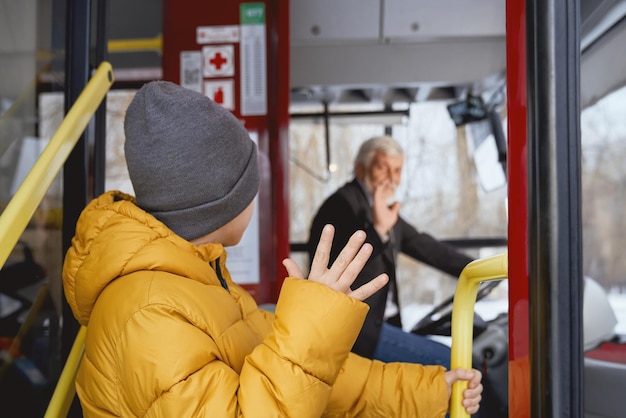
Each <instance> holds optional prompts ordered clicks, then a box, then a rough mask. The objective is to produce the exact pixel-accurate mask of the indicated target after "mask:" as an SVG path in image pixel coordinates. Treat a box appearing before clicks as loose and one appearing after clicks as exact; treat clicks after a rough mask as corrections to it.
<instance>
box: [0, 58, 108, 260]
mask: <svg viewBox="0 0 626 418" xmlns="http://www.w3.org/2000/svg"><path fill="white" fill-rule="evenodd" d="M112 85H113V70H112V68H111V64H109V63H108V62H103V63H102V64H100V66H99V67H98V69H97V71H96V72H95V74H94V75H93V77H92V78H91V80H90V81H89V82H88V83H87V86H85V88H84V90H83V91H82V93H81V94H80V96H78V99H77V100H76V102H75V103H74V105H73V106H72V108H71V109H70V111H69V112H68V113H67V115H66V116H65V118H64V119H63V122H61V125H60V126H59V128H58V129H57V131H56V133H55V134H54V135H53V136H52V138H51V139H50V142H49V143H48V145H47V146H46V148H45V149H44V150H43V152H42V153H41V155H40V156H39V159H38V160H37V162H36V163H35V165H34V166H33V168H32V169H31V170H30V172H29V173H28V175H27V176H26V178H25V179H24V181H23V182H22V184H21V185H20V187H19V189H18V190H17V192H16V193H15V195H14V196H13V198H12V199H11V200H10V201H9V204H8V205H7V207H6V208H5V209H4V211H3V212H2V215H0V242H1V243H2V245H1V246H0V267H2V266H4V263H5V262H6V260H7V258H8V257H9V255H10V254H11V251H13V247H15V244H17V241H18V239H19V237H20V236H21V235H22V233H23V232H24V230H25V229H26V226H27V225H28V222H29V221H30V219H31V217H32V216H33V213H35V210H36V209H37V207H38V206H39V203H40V202H41V200H42V199H43V197H44V196H45V194H46V192H47V191H48V188H49V187H50V185H51V184H52V181H53V180H54V178H55V177H56V175H57V174H58V173H59V171H60V170H61V168H62V167H63V164H64V163H65V161H66V160H67V158H68V156H69V155H70V153H71V151H72V149H74V146H75V145H76V143H77V142H78V139H79V138H80V135H81V134H82V133H83V131H84V130H85V128H86V127H87V124H88V123H89V121H90V120H91V118H92V116H93V114H94V113H95V112H96V110H97V109H98V106H100V103H101V102H102V100H103V99H104V97H105V96H106V94H107V92H108V91H109V89H110V88H111V86H112Z"/></svg>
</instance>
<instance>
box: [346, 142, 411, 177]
mask: <svg viewBox="0 0 626 418" xmlns="http://www.w3.org/2000/svg"><path fill="white" fill-rule="evenodd" d="M377 151H381V152H382V153H383V154H385V155H388V156H390V157H402V156H403V155H404V151H403V150H402V146H400V144H399V143H398V141H396V140H395V139H393V138H392V137H390V136H388V135H382V136H375V137H373V138H370V139H368V140H367V141H365V142H363V143H362V144H361V147H360V148H359V152H358V153H357V154H356V158H355V159H354V171H355V172H356V167H357V166H358V165H363V167H365V170H369V168H370V165H371V164H372V159H373V158H374V154H376V152H377Z"/></svg>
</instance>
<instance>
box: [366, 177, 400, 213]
mask: <svg viewBox="0 0 626 418" xmlns="http://www.w3.org/2000/svg"><path fill="white" fill-rule="evenodd" d="M364 180H365V182H364V183H365V187H366V188H367V190H368V191H369V192H370V195H372V198H373V197H374V185H373V184H372V179H371V178H370V176H368V175H366V176H365V179H364ZM391 189H392V191H393V192H392V193H391V194H390V195H389V197H387V206H391V205H393V204H394V203H396V202H397V201H398V200H399V199H398V197H397V196H396V191H397V190H398V185H397V184H395V183H391Z"/></svg>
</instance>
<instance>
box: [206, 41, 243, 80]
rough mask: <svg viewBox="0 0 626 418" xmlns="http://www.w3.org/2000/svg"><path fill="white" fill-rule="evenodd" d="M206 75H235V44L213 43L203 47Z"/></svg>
mask: <svg viewBox="0 0 626 418" xmlns="http://www.w3.org/2000/svg"><path fill="white" fill-rule="evenodd" d="M202 60H203V66H202V67H203V73H204V77H229V76H233V75H235V62H234V61H235V48H234V47H233V45H211V46H205V47H203V48H202Z"/></svg>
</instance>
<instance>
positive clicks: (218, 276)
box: [215, 258, 230, 293]
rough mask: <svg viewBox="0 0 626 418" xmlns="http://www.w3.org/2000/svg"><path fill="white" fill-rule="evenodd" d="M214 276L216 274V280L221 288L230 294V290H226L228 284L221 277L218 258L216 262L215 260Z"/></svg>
mask: <svg viewBox="0 0 626 418" xmlns="http://www.w3.org/2000/svg"><path fill="white" fill-rule="evenodd" d="M215 274H217V278H218V279H219V281H220V284H221V285H222V287H223V288H224V289H226V291H227V292H228V293H230V289H229V288H228V283H226V280H225V279H224V277H223V276H222V267H221V266H220V259H219V258H218V259H217V260H215Z"/></svg>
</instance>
